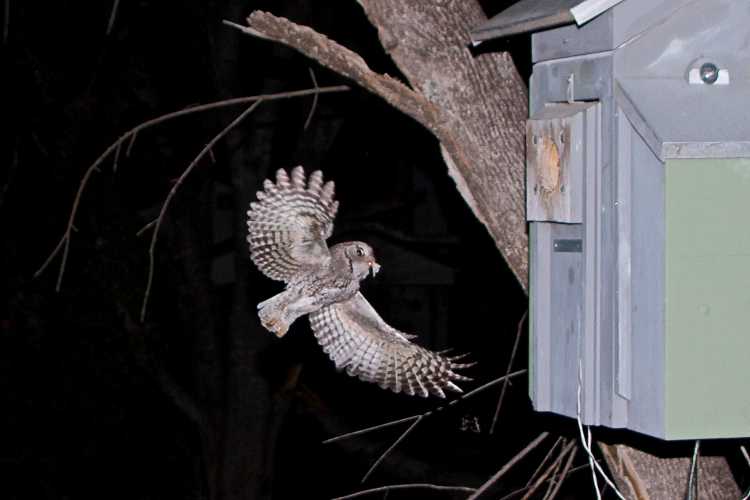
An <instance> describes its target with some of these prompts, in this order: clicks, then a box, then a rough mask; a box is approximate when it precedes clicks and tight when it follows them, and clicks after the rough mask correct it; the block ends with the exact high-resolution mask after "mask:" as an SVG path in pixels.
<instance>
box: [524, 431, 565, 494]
mask: <svg viewBox="0 0 750 500" xmlns="http://www.w3.org/2000/svg"><path fill="white" fill-rule="evenodd" d="M575 445H576V442H575V441H570V442H569V443H567V445H566V446H564V447H563V449H562V451H560V454H559V455H558V456H557V458H556V459H555V461H554V462H552V463H551V464H550V466H549V467H548V468H547V470H546V471H544V473H543V474H542V475H541V476H539V479H537V480H536V482H535V483H534V484H533V485H532V486H531V488H529V491H527V492H526V494H525V495H524V496H523V497H521V500H528V499H529V498H530V497H531V495H533V494H534V493H536V490H538V489H539V487H540V486H542V484H544V482H545V480H546V479H547V478H548V477H550V476H552V477H554V476H555V475H557V473H558V471H559V470H560V465H561V464H562V461H563V460H564V459H565V457H567V456H568V455H569V454H570V453H571V452H574V451H575V450H573V448H574V447H575Z"/></svg>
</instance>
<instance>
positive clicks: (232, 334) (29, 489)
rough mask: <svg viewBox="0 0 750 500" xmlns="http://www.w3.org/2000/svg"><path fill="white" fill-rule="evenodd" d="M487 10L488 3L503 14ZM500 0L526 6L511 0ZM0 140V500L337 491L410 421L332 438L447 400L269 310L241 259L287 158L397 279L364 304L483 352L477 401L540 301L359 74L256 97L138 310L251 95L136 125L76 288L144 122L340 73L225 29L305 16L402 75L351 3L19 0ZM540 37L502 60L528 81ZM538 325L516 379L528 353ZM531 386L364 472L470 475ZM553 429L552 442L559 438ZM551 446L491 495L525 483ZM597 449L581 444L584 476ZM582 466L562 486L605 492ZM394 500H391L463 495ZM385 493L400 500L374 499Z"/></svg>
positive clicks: (536, 419) (526, 409) (437, 340)
mask: <svg viewBox="0 0 750 500" xmlns="http://www.w3.org/2000/svg"><path fill="white" fill-rule="evenodd" d="M487 3H491V5H489V6H488V8H487V11H488V14H489V15H491V14H494V13H496V12H497V11H499V10H501V8H502V7H503V3H494V2H487ZM505 3H508V2H505ZM9 5H10V16H9V17H8V18H7V19H6V21H7V25H6V26H7V37H6V38H5V39H4V43H3V45H2V47H1V48H0V53H1V54H2V61H1V63H2V68H3V69H2V82H3V88H4V91H3V93H2V99H3V112H2V120H3V121H4V122H5V123H4V130H6V132H5V133H4V134H3V136H2V143H0V146H1V150H0V158H1V164H2V166H3V168H2V171H0V186H1V190H0V228H2V240H1V243H0V262H2V267H1V268H0V271H1V272H2V278H3V279H2V284H1V287H2V288H1V289H0V290H1V292H0V293H2V295H1V298H2V300H1V301H0V499H5V498H14V499H15V498H19V499H21V498H24V499H25V498H29V499H37V498H38V499H78V498H108V499H120V498H122V499H152V498H153V499H159V498H186V499H193V498H194V499H203V498H216V499H240V498H241V499H253V498H277V499H285V498H329V497H332V496H335V495H343V494H345V493H349V492H352V491H356V490H357V489H360V488H362V487H363V486H360V484H359V482H360V479H361V477H362V475H363V474H364V472H365V471H366V470H367V469H368V468H369V466H370V464H371V463H372V462H373V461H374V460H375V459H376V458H377V457H378V456H379V454H380V453H382V452H383V451H384V450H385V449H386V448H387V447H388V446H389V445H390V444H391V443H392V442H393V440H394V439H396V437H397V436H398V435H399V433H400V432H401V431H402V430H403V429H404V428H405V427H404V426H400V427H392V428H389V429H384V430H380V431H377V432H375V433H372V434H368V435H366V436H363V437H360V438H353V439H350V440H346V441H342V442H339V443H336V444H329V445H324V444H322V443H321V442H322V441H323V440H324V439H326V438H329V437H332V436H335V435H337V434H341V433H344V432H348V431H351V430H355V429H358V428H360V427H364V426H367V425H374V424H378V423H381V422H384V421H387V420H390V419H395V418H400V417H404V416H408V415H412V414H415V413H420V412H423V411H427V410H429V409H432V408H435V407H436V406H438V405H439V403H440V402H439V401H436V400H422V399H419V398H410V397H408V396H404V395H397V394H392V393H390V392H385V391H382V390H381V389H379V388H377V387H375V386H370V385H368V384H365V383H363V382H360V381H358V380H354V379H352V378H350V377H348V376H346V375H345V374H342V373H336V371H335V369H334V367H333V364H332V363H331V362H330V361H329V360H328V359H327V358H326V356H325V355H324V354H323V353H322V351H321V350H320V349H319V347H318V346H317V344H316V343H315V340H314V338H313V336H312V335H311V334H310V331H309V327H308V325H307V322H306V321H305V320H301V321H298V322H297V323H295V325H294V326H293V328H292V329H291V331H290V333H289V334H288V335H287V336H286V337H285V338H284V339H282V340H278V339H276V338H275V337H274V336H273V335H271V334H269V333H268V332H266V331H264V330H263V329H262V328H261V327H260V325H259V324H258V320H257V317H256V315H255V305H256V304H257V303H258V302H259V301H260V300H263V299H265V298H267V297H269V296H270V295H272V294H274V293H277V292H278V291H279V290H280V285H279V284H278V283H275V282H272V281H271V280H268V279H266V278H265V277H263V276H262V275H261V274H260V273H259V272H258V271H257V270H256V269H255V268H254V266H253V265H252V263H251V261H250V259H249V258H248V257H249V256H248V253H247V250H246V244H245V241H244V239H245V221H244V213H245V210H246V207H247V204H248V203H249V202H250V201H251V200H252V199H253V198H254V193H255V191H256V190H257V189H259V187H260V185H261V182H262V180H263V179H264V178H266V177H267V176H271V175H273V172H274V171H275V170H276V169H278V168H290V167H293V166H294V165H297V164H303V165H305V167H306V168H307V170H308V171H312V170H314V169H318V168H320V169H323V171H324V173H325V175H326V177H327V178H329V179H334V180H335V181H336V184H337V196H338V199H339V200H340V201H341V208H340V210H339V217H338V219H337V221H336V222H337V225H336V231H335V234H334V237H333V240H334V242H337V241H344V240H347V239H355V238H356V239H362V240H365V241H368V242H369V243H371V244H372V246H373V247H374V248H375V250H376V253H377V255H378V260H379V262H380V263H381V264H382V265H383V270H382V271H381V273H380V274H379V275H378V277H377V278H376V279H375V280H368V282H366V284H365V285H364V293H365V295H366V296H367V297H368V298H369V300H370V301H371V302H372V303H373V305H374V306H375V307H376V308H377V309H378V310H379V311H380V313H381V315H382V316H383V317H384V318H385V319H386V320H387V321H389V322H390V323H391V324H392V325H394V326H395V327H397V328H399V329H402V330H405V331H407V332H413V333H418V334H419V340H418V341H419V342H420V343H421V344H422V345H425V346H428V347H430V348H433V349H444V348H447V347H454V348H455V349H456V352H469V353H471V359H472V360H474V361H477V362H478V365H477V366H476V367H475V368H472V369H471V370H470V371H469V374H470V375H471V376H472V377H474V379H475V381H474V382H469V383H465V384H464V387H465V388H466V389H471V388H474V387H477V386H478V385H481V384H482V383H484V382H487V381H489V380H492V379H494V378H497V377H499V376H501V375H502V374H503V373H504V372H505V370H506V368H507V364H508V360H509V355H510V350H511V346H512V344H513V340H514V336H515V332H516V326H517V324H518V322H519V320H520V319H521V317H522V315H523V314H524V312H525V309H526V299H525V296H524V294H523V292H522V290H521V289H520V287H519V286H518V284H517V283H516V281H515V278H514V277H513V276H512V274H511V273H510V271H509V270H508V268H507V266H506V264H505V263H504V261H503V259H502V258H501V256H500V254H499V253H498V251H497V250H496V248H495V245H494V243H493V242H492V240H491V239H490V237H489V236H488V234H487V232H486V230H485V229H484V228H483V227H482V226H481V224H480V223H479V222H478V221H477V220H476V219H475V218H474V216H473V215H472V214H471V212H470V210H469V209H468V207H467V206H466V204H465V203H464V201H463V200H462V199H461V198H460V196H459V195H458V192H457V190H456V189H455V186H454V184H453V182H452V180H451V179H450V178H449V177H448V175H447V170H446V167H445V165H444V164H443V162H442V160H441V158H440V154H439V149H438V145H437V143H436V141H435V140H434V138H433V137H432V136H431V135H430V134H429V133H427V132H426V131H425V130H423V129H422V128H421V127H420V126H419V125H417V124H416V123H414V122H412V121H411V120H410V119H409V118H407V117H405V116H403V115H401V114H400V113H398V112H397V111H395V110H394V109H392V108H390V107H389V106H388V105H386V104H385V103H384V102H382V101H381V100H380V99H378V98H377V97H374V96H372V95H369V94H367V93H365V92H363V91H361V90H359V89H358V88H352V90H351V91H349V92H345V93H337V94H327V95H321V96H320V97H319V99H318V104H317V108H316V110H315V113H314V116H313V118H312V121H311V123H310V126H309V127H308V128H307V130H304V129H303V124H304V123H305V119H306V117H307V115H308V113H309V111H310V108H311V104H312V97H304V98H295V99H288V100H279V101H274V102H267V103H264V104H262V105H261V106H260V107H259V108H258V109H257V110H256V112H255V113H253V114H252V115H251V116H250V117H249V118H248V119H247V120H245V121H244V122H243V124H242V125H240V126H239V127H237V128H236V129H235V130H234V131H233V132H232V133H230V134H229V135H228V136H227V137H226V138H225V139H223V140H222V141H220V142H219V143H218V144H217V146H216V147H215V148H214V149H213V158H212V159H205V160H203V161H201V163H200V164H199V165H198V167H197V168H196V170H195V171H194V172H193V173H192V174H191V176H190V177H188V179H187V180H186V182H185V183H184V184H183V185H182V186H181V187H180V189H179V191H178V192H177V194H176V197H175V198H174V200H173V202H172V205H171V206H170V208H169V211H168V212H167V215H166V219H165V222H164V225H163V226H162V228H161V232H160V235H159V239H158V242H157V246H156V266H155V280H154V288H153V292H152V295H151V298H150V302H149V308H148V312H147V316H146V320H145V322H143V323H141V322H140V321H139V319H138V316H139V310H140V305H141V300H142V298H143V293H144V288H145V285H146V278H147V271H148V254H147V250H148V245H149V239H150V235H151V233H150V232H146V233H145V234H144V235H142V236H140V237H137V236H136V233H137V232H138V231H139V230H140V229H141V228H142V227H143V226H144V225H146V224H147V223H148V222H149V221H151V220H153V219H154V217H155V216H156V215H157V214H158V211H159V209H160V207H161V204H162V202H163V200H164V197H165V196H166V195H167V193H168V191H169V189H170V188H171V187H172V186H173V184H174V181H175V179H176V178H177V177H178V176H179V175H180V174H181V173H182V172H183V170H184V169H185V168H186V166H187V165H188V163H189V162H190V161H191V159H192V158H193V157H194V156H195V155H196V154H197V153H198V151H199V150H200V149H201V148H202V147H203V146H204V145H205V144H206V143H207V142H208V141H209V140H210V139H211V138H212V137H213V136H214V135H215V134H216V133H218V131H219V130H221V128H222V127H224V126H225V125H226V124H227V123H229V122H230V121H231V120H232V119H233V118H234V117H235V116H236V115H237V114H239V113H240V112H241V111H242V110H243V109H244V108H243V107H242V106H239V107H233V108H226V109H222V110H215V111H209V112H205V113H201V114H197V115H192V116H188V117H185V118H182V119H179V120H176V121H172V122H169V123H165V124H163V125H160V126H158V127H154V128H151V129H148V130H146V131H144V132H142V133H141V134H139V135H138V137H137V139H136V140H135V143H134V146H133V150H132V152H131V154H130V156H128V157H126V156H125V154H124V151H123V152H121V155H120V159H119V162H118V169H117V171H116V172H113V161H112V158H109V159H108V160H107V161H105V162H104V163H103V164H102V165H101V169H100V170H101V171H100V172H99V173H95V174H94V176H93V177H92V178H91V180H90V182H89V184H88V186H87V188H86V190H85V192H84V194H83V196H82V199H81V205H80V209H79V212H78V215H77V217H76V219H75V226H76V229H77V231H76V232H75V233H74V234H73V237H72V241H71V245H70V252H69V256H68V259H67V264H66V268H65V276H64V279H63V282H62V288H61V291H60V293H55V292H54V288H55V281H56V279H57V272H58V269H59V264H60V256H58V257H57V258H56V260H55V261H54V262H53V264H52V265H51V266H50V267H49V268H48V269H47V270H46V272H45V273H43V274H42V275H41V277H39V278H38V279H32V275H33V274H34V272H35V271H36V270H37V269H38V268H39V266H40V265H41V264H42V262H43V261H44V260H45V259H46V258H47V256H48V255H49V254H50V252H51V251H52V250H53V248H54V247H55V245H56V244H57V243H58V241H59V239H60V237H61V235H62V233H63V231H64V228H65V225H66V223H67V220H68V216H69V214H70V208H71V204H72V202H73V198H74V196H75V193H76V190H77V189H78V186H79V182H80V179H81V176H82V175H83V174H84V172H85V170H86V168H87V167H88V166H89V165H91V163H92V162H93V161H94V160H95V159H96V157H97V156H99V155H100V154H101V153H102V152H103V151H104V150H105V149H106V148H107V146H108V145H109V144H111V143H112V142H113V141H115V140H116V139H117V138H118V137H119V136H120V135H121V134H123V133H124V132H126V131H127V130H128V129H130V128H132V127H134V126H136V125H137V124H139V123H141V122H143V121H145V120H147V119H150V118H153V117H155V116H158V115H161V114H164V113H167V112H171V111H174V110H178V109H182V108H185V107H187V106H190V105H194V104H196V103H205V102H211V101H217V100H221V99H226V98H230V97H239V96H245V95H253V94H260V93H271V92H284V91H289V90H298V89H303V88H308V87H311V86H312V82H311V78H310V74H309V71H310V69H312V70H313V71H314V72H315V75H316V77H317V80H318V82H319V84H320V85H321V86H325V85H338V84H342V83H347V82H346V81H343V80H342V79H341V78H340V77H338V76H337V75H334V74H331V73H330V72H328V71H326V70H324V69H322V68H320V67H319V66H317V65H316V64H315V63H314V62H312V61H310V60H308V59H306V58H304V57H302V56H300V55H299V54H297V53H295V52H293V51H291V50H288V49H286V48H284V47H281V46H278V45H276V44H273V43H271V42H266V41H261V40H257V39H253V38H251V37H248V36H246V35H243V34H242V33H240V32H238V31H236V30H234V29H231V28H228V27H225V26H223V25H222V24H221V20H222V19H230V20H233V21H236V22H240V23H242V22H243V19H244V17H245V16H246V15H247V14H248V13H249V12H251V11H252V10H253V9H264V10H269V11H272V12H274V13H275V14H278V15H283V16H286V17H289V18H290V19H292V20H294V21H296V22H299V23H302V24H306V25H310V26H312V27H314V28H315V29H317V30H318V31H320V32H323V33H325V34H327V35H328V36H329V37H331V38H332V39H334V40H337V41H339V42H340V43H342V44H344V45H346V46H347V47H349V48H351V49H353V50H355V51H357V52H358V53H360V54H361V55H362V56H363V57H364V58H365V59H366V60H367V61H368V63H369V64H370V65H371V67H372V68H373V69H375V70H376V71H379V72H384V73H389V74H391V75H398V74H399V73H398V70H397V69H396V68H395V67H394V66H393V64H392V62H391V61H390V60H389V59H388V57H387V56H386V55H385V53H384V52H383V50H382V48H381V46H380V44H379V42H378V39H377V33H376V31H375V29H374V28H373V27H372V26H371V25H370V24H369V23H368V22H367V20H366V18H365V16H364V14H363V12H362V11H361V9H360V8H359V7H358V5H357V4H356V2H354V1H346V2H323V1H319V2H305V1H302V0H299V1H287V2H273V1H266V2H263V1H245V2H241V1H233V0H225V1H198V0H187V1H176V0H171V1H165V0H161V1H157V0H140V1H123V2H122V3H121V4H120V5H119V9H118V11H117V15H116V18H115V21H114V24H113V27H112V31H111V33H110V34H109V35H108V34H107V33H106V32H107V24H108V20H109V16H110V12H111V9H112V4H111V2H82V1H78V2H73V1H56V2H49V1H42V0H23V1H10V2H9ZM528 43H529V41H528V38H526V37H519V38H514V39H511V40H509V41H504V42H499V43H496V44H494V46H492V47H491V49H497V50H510V51H511V53H512V54H513V56H514V58H515V59H516V60H517V61H519V62H521V63H522V64H521V67H520V69H521V71H522V73H524V75H525V76H526V77H527V76H528V65H527V62H528V60H529V54H528V52H529V50H528ZM526 342H527V341H526V338H525V335H524V337H523V338H522V340H521V349H520V350H519V353H518V358H517V361H516V363H515V367H516V368H523V367H525V366H526V364H527V363H526V358H527V352H526V347H525V345H526ZM526 384H527V382H526V379H525V377H521V378H517V379H515V381H514V383H513V384H512V386H511V387H510V391H509V393H508V395H507V397H506V400H505V403H504V406H503V410H502V412H501V415H500V423H499V428H498V430H497V431H496V432H495V433H494V434H492V435H490V434H489V432H488V428H489V426H490V422H491V418H492V414H493V411H494V407H495V404H496V402H497V397H498V395H499V387H498V388H495V389H491V390H489V391H486V392H484V393H482V394H480V395H477V396H476V397H475V398H472V399H471V400H467V401H465V402H461V403H460V404H457V405H455V406H453V407H451V409H449V410H445V411H441V412H438V414H437V415H435V416H433V417H431V418H429V419H427V420H425V421H424V422H423V423H422V424H420V426H419V427H418V428H417V429H416V430H415V431H414V432H413V433H412V434H411V435H410V436H409V437H408V438H407V439H406V440H405V441H404V442H403V443H402V444H401V445H399V447H398V448H397V449H396V450H395V452H394V453H392V454H391V456H390V457H389V458H388V459H387V460H385V461H384V462H383V464H381V466H380V468H379V469H378V470H377V471H376V472H375V474H374V475H373V476H372V477H371V478H370V480H369V481H368V482H367V483H366V484H365V486H374V485H382V484H394V483H399V482H431V483H436V484H444V485H464V486H471V487H477V486H478V485H480V484H481V483H482V482H484V480H486V479H487V478H488V477H489V476H490V475H492V474H493V473H494V472H495V471H496V470H497V469H498V468H499V467H500V466H501V465H502V464H503V463H504V462H505V461H506V460H507V459H508V458H510V457H511V456H513V455H514V454H515V453H516V452H517V451H518V450H519V449H521V448H522V447H523V446H525V444H526V443H528V442H529V441H530V440H531V439H533V438H534V437H536V436H537V435H538V434H539V433H540V432H541V431H542V430H545V429H556V430H555V432H562V433H565V434H567V435H568V436H569V437H571V436H574V431H575V429H574V428H573V427H572V425H571V422H569V421H556V420H550V419H549V418H547V417H540V416H537V415H535V414H533V413H532V412H531V410H530V405H529V401H528V397H527V395H526ZM551 443H552V440H550V442H549V443H548V444H547V446H549V445H551ZM545 451H546V449H544V450H543V449H541V448H540V449H539V450H537V451H536V453H535V454H533V455H531V456H530V457H529V458H528V459H527V460H526V462H525V464H524V465H521V466H519V467H518V468H517V469H516V471H514V473H513V474H510V475H508V476H507V479H505V480H503V481H502V482H501V483H500V484H499V485H498V487H497V491H496V493H497V495H495V496H496V497H500V496H502V495H501V494H500V492H509V491H511V490H513V489H514V488H517V487H519V486H523V485H524V484H525V482H526V480H527V479H528V477H529V475H530V473H531V471H533V469H534V467H535V466H536V464H537V463H538V462H539V461H540V460H541V458H542V457H543V455H544V453H545ZM579 463H583V456H582V455H580V454H579V455H578V457H577V459H576V464H579ZM589 481H590V479H589V472H577V473H575V474H574V475H573V476H571V480H570V481H569V482H568V483H566V486H565V487H564V488H563V493H564V495H562V496H563V497H567V498H584V497H587V496H589V495H590V494H591V488H590V483H589ZM462 496H465V495H463V494H461V495H455V494H453V495H452V494H450V493H430V494H428V493H427V492H415V491H411V492H406V493H401V494H398V493H396V492H393V493H391V494H390V496H389V498H461V497H462ZM374 498H382V495H380V496H375V497H374Z"/></svg>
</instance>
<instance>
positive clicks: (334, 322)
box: [247, 166, 471, 397]
mask: <svg viewBox="0 0 750 500" xmlns="http://www.w3.org/2000/svg"><path fill="white" fill-rule="evenodd" d="M257 199H258V201H257V202H252V203H251V204H250V210H248V212H247V216H248V221H247V225H248V236H247V241H248V243H249V244H250V256H251V258H252V260H253V262H254V263H255V265H256V266H257V267H258V269H259V270H260V271H261V272H262V273H264V274H265V275H266V276H268V277H269V278H272V279H275V280H279V281H283V282H285V283H286V288H285V289H284V291H283V292H281V293H279V294H277V295H275V296H273V297H271V298H269V299H268V300H265V301H263V302H261V303H260V304H258V317H259V318H260V322H261V323H262V325H263V326H264V327H265V328H266V329H267V330H269V331H271V332H273V333H275V334H276V335H277V336H278V337H282V336H283V335H284V334H285V333H286V332H287V330H288V329H289V326H290V325H291V324H292V323H293V322H294V321H295V320H296V319H297V318H299V317H300V316H304V315H307V316H308V318H309V321H310V326H311V328H312V331H313V333H314V335H315V338H316V339H317V341H318V343H319V344H320V345H321V347H322V348H323V351H325V353H326V354H327V355H328V356H329V357H330V358H331V360H333V362H334V363H335V365H336V368H337V369H339V370H346V372H347V373H348V374H349V375H352V376H356V377H358V378H360V379H361V380H364V381H367V382H374V383H376V384H378V385H379V386H380V387H382V388H384V389H386V388H387V389H391V390H392V391H394V392H405V393H407V394H409V395H419V396H422V397H427V396H428V395H429V394H433V395H436V396H439V397H445V390H446V389H447V390H452V391H455V392H462V391H461V389H460V388H459V387H458V386H457V385H456V384H455V383H454V382H456V381H461V380H471V379H469V378H468V377H465V376H463V375H459V374H458V373H456V370H459V369H462V368H467V367H469V366H471V364H466V363H457V360H458V359H459V358H461V357H462V356H454V357H452V358H451V357H446V356H444V355H442V354H441V353H437V352H432V351H429V350H427V349H425V348H423V347H420V346H418V345H416V344H414V343H412V342H411V339H412V338H413V337H414V335H408V334H406V333H403V332H401V331H399V330H397V329H395V328H393V327H391V326H390V325H389V324H388V323H386V322H385V321H384V320H383V319H382V318H381V317H380V315H379V314H378V313H377V312H376V311H375V309H374V308H373V307H372V306H371V305H370V303H369V302H367V300H366V299H365V298H364V296H363V295H362V294H361V293H360V291H359V284H360V282H361V281H362V280H364V279H365V278H367V277H368V276H370V275H372V276H373V277H374V276H375V275H376V274H377V273H378V271H379V270H380V265H379V264H378V263H377V261H376V260H375V254H374V252H373V249H372V248H371V247H370V246H369V245H368V244H366V243H363V242H361V241H347V242H345V243H339V244H337V245H333V246H331V247H330V248H329V247H328V245H327V244H326V240H327V239H328V238H329V237H330V236H331V233H332V232H333V220H334V218H335V217H336V212H337V211H338V207H339V204H338V202H337V201H336V200H334V183H333V181H329V182H326V183H324V182H323V174H322V173H321V172H320V171H315V172H313V173H312V174H311V175H310V176H309V178H307V177H306V176H305V171H304V169H303V168H302V167H301V166H298V167H296V168H294V169H293V170H292V171H291V175H289V174H287V172H286V171H285V170H284V169H279V170H278V171H277V172H276V182H275V183H274V182H272V181H271V180H268V179H267V180H266V181H265V182H264V183H263V191H259V192H258V193H257Z"/></svg>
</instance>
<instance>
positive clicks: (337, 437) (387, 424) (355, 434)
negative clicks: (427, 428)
mask: <svg viewBox="0 0 750 500" xmlns="http://www.w3.org/2000/svg"><path fill="white" fill-rule="evenodd" d="M421 416H422V415H412V416H411V417H406V418H400V419H398V420H392V421H390V422H386V423H384V424H380V425H373V426H372V427H366V428H364V429H360V430H358V431H354V432H347V433H346V434H341V435H340V436H336V437H332V438H330V439H326V440H325V441H323V444H328V443H335V442H336V441H341V440H343V439H346V438H350V437H354V436H359V435H360V434H366V433H368V432H371V431H376V430H378V429H383V428H385V427H391V426H392V425H398V424H401V423H404V422H410V421H412V420H416V419H418V418H420V417H421Z"/></svg>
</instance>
